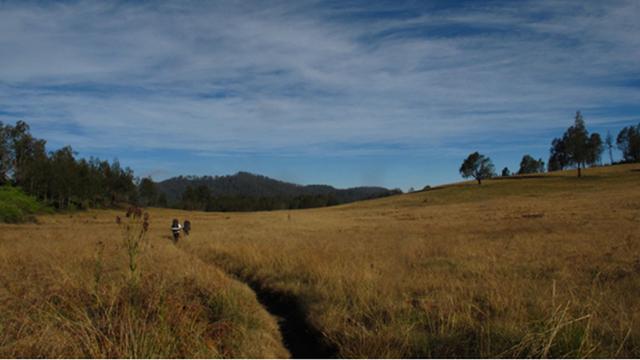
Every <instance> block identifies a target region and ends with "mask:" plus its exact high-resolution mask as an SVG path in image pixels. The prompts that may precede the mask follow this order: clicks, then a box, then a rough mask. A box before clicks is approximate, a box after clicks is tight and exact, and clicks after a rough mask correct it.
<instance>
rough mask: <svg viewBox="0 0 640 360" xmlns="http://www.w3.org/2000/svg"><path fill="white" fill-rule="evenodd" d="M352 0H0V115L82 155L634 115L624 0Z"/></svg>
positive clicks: (528, 127)
mask: <svg viewBox="0 0 640 360" xmlns="http://www.w3.org/2000/svg"><path fill="white" fill-rule="evenodd" d="M367 5H368V6H366V5H365V3H358V2H354V3H347V2H338V3H337V4H332V3H327V2H294V3H291V2H268V3H266V2H213V3H212V2H196V1H193V2H179V3H175V2H142V3H134V4H129V3H125V2H63V3H57V4H50V3H38V2H35V3H34V2H27V3H25V2H3V3H1V4H0V48H1V49H2V54H1V55H0V79H1V80H0V120H4V121H11V120H15V119H17V118H24V119H26V120H27V121H29V122H30V123H32V124H33V126H34V128H35V129H38V131H39V134H41V136H43V137H45V138H48V139H50V140H51V141H52V142H54V143H58V144H63V143H67V142H69V143H71V144H73V145H74V146H76V147H79V148H81V149H83V150H87V151H90V150H91V149H110V148H111V149H116V148H121V147H132V148H136V149H154V148H164V149H176V150H188V151H194V152H205V153H206V152H211V153H215V152H225V151H226V152H234V151H237V152H241V153H242V152H257V153H261V152H266V153H274V154H275V153H279V154H282V155H286V154H289V153H291V154H301V153H308V154H310V155H317V154H326V153H330V154H332V155H340V154H345V155H350V154H351V155H352V154H353V153H358V154H365V155H366V154H371V155H375V154H377V153H379V152H380V151H381V150H380V149H381V148H383V149H384V151H388V152H394V151H397V152H406V151H412V152H416V151H417V152H420V151H432V150H433V149H438V148H455V147H458V146H461V145H460V144H461V143H462V144H470V143H473V141H474V139H485V141H487V142H488V143H487V144H496V143H499V142H500V140H499V139H495V138H492V134H500V135H502V138H508V141H512V140H513V139H512V137H513V136H520V135H522V134H527V133H530V132H533V133H534V134H539V133H543V132H548V131H551V130H555V129H557V128H561V127H565V126H566V125H567V124H568V123H569V121H570V120H571V118H570V116H571V114H572V113H573V112H574V111H575V110H576V109H582V110H583V112H584V113H585V114H586V116H587V121H588V122H590V123H594V124H600V125H602V126H606V125H607V124H609V123H619V122H624V121H630V120H632V116H631V114H630V113H629V112H631V113H633V112H634V111H635V114H637V111H638V110H640V108H639V107H638V104H640V102H639V100H640V87H639V86H637V84H638V79H640V72H639V71H638V68H637V64H638V61H639V60H640V39H639V37H638V36H637V34H638V33H640V25H639V24H638V22H637V19H636V17H637V15H638V14H640V8H639V7H640V4H639V3H638V2H637V1H611V2H604V3H603V2H597V1H593V2H574V3H567V2H556V1H532V2H524V1H523V2H515V3H514V2H508V3H505V4H500V3H488V4H477V3H471V5H464V4H461V5H451V6H447V7H442V6H439V7H436V6H435V5H436V4H430V3H424V4H421V6H419V7H415V6H413V5H409V4H404V3H396V2H394V3H392V5H388V4H387V5H375V6H374V5H370V4H368V3H367ZM440 5H441V4H440ZM629 84H631V86H629ZM633 84H636V85H633ZM611 107H618V108H623V109H627V110H629V111H628V112H627V113H625V112H622V113H620V112H616V113H612V112H607V111H606V109H607V108H611ZM636 119H637V118H636ZM526 141H527V139H526V138H525V139H524V142H525V143H526ZM532 141H533V139H532ZM341 144H349V146H346V147H345V146H342V145H341ZM394 144H402V145H403V146H399V147H397V146H394ZM385 145H388V146H385ZM481 145H482V144H479V145H478V146H481ZM498 145H499V144H498ZM407 149H410V150H407ZM466 150H469V149H467V145H463V146H462V148H461V149H460V151H466Z"/></svg>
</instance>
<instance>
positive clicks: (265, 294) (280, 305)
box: [236, 276, 338, 359]
mask: <svg viewBox="0 0 640 360" xmlns="http://www.w3.org/2000/svg"><path fill="white" fill-rule="evenodd" d="M236 278H238V279H239V280H241V281H242V278H239V277H237V276H236ZM244 282H245V283H246V284H247V285H248V286H249V287H250V288H251V289H252V290H253V291H254V292H255V293H256V296H257V298H258V301H259V302H260V303H261V304H262V306H264V307H265V308H266V309H267V311H269V313H271V315H273V316H275V317H276V319H278V324H279V327H280V333H281V334H282V339H283V342H284V346H285V347H286V348H287V350H289V353H290V354H291V357H292V358H295V359H318V358H319V359H322V358H327V359H334V358H337V357H338V356H337V355H338V351H337V349H336V348H335V346H333V345H331V344H328V343H327V342H326V341H325V338H324V336H323V335H322V333H321V332H320V331H318V330H317V329H315V328H314V327H313V326H311V324H309V322H308V321H307V317H306V314H305V313H304V311H303V309H302V306H301V305H300V302H299V300H298V299H297V298H296V297H294V296H292V295H288V294H284V293H281V292H277V291H273V290H271V289H267V288H265V287H264V286H262V284H260V283H258V282H255V281H244Z"/></svg>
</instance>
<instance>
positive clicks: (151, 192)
mask: <svg viewBox="0 0 640 360" xmlns="http://www.w3.org/2000/svg"><path fill="white" fill-rule="evenodd" d="M138 193H139V194H140V201H141V203H142V205H144V206H153V205H156V202H157V199H158V190H157V188H156V183H154V182H153V180H152V179H151V177H145V178H143V179H142V180H140V185H138Z"/></svg>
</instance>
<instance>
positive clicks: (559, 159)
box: [549, 111, 603, 177]
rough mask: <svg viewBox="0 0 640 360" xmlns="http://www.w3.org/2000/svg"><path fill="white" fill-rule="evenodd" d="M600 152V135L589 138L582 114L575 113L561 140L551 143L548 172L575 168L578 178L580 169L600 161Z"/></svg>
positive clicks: (595, 134) (601, 147) (596, 134)
mask: <svg viewBox="0 0 640 360" xmlns="http://www.w3.org/2000/svg"><path fill="white" fill-rule="evenodd" d="M602 150H603V146H602V139H601V138H600V134H598V133H593V134H592V135H591V136H589V131H587V128H586V126H585V124H584V119H583V117H582V114H581V113H580V111H577V112H576V117H575V120H574V124H573V126H570V127H569V128H568V129H567V131H565V133H564V135H563V136H562V138H556V139H554V140H553V142H552V146H551V156H550V157H549V171H554V170H562V169H564V168H565V167H567V166H576V167H577V169H578V177H580V176H582V171H581V170H582V168H584V167H585V166H587V165H593V164H596V163H597V162H599V161H600V154H601V153H602Z"/></svg>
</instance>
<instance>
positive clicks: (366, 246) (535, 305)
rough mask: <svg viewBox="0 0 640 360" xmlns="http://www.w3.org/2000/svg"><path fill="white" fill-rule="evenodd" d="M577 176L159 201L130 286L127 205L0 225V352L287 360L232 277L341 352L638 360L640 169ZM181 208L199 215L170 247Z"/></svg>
mask: <svg viewBox="0 0 640 360" xmlns="http://www.w3.org/2000/svg"><path fill="white" fill-rule="evenodd" d="M584 174H585V175H586V176H585V177H583V178H580V179H578V178H576V177H575V172H560V173H554V174H552V175H546V176H539V177H529V178H513V179H496V180H491V181H486V183H483V185H482V186H477V185H475V184H472V183H461V184H454V185H451V186H444V187H440V188H435V189H432V190H430V191H426V192H419V193H413V194H407V195H402V196H396V197H390V198H384V199H378V200H372V201H366V202H360V203H355V204H350V205H345V206H339V207H333V208H323V209H313V210H301V211H277V212H264V213H195V212H182V211H172V210H166V209H165V210H155V209H154V210H151V211H150V213H151V225H150V232H149V234H148V237H147V242H148V246H147V249H146V250H145V251H144V252H143V253H142V254H141V256H140V260H139V262H140V270H139V273H140V275H139V279H138V280H135V282H133V283H132V280H131V279H130V276H129V275H128V270H127V264H126V254H125V252H124V251H123V250H122V247H121V246H119V244H120V243H121V242H122V236H121V234H120V232H119V230H118V227H117V225H116V224H115V222H114V220H113V219H114V217H115V216H116V214H117V213H116V212H112V211H105V212H86V213H77V214H74V215H53V216H44V217H41V218H40V223H39V224H27V225H0V234H2V235H1V237H0V312H1V313H2V315H3V316H2V318H0V357H16V356H34V357H37V356H50V357H58V356H65V357H75V356H89V357H102V356H109V357H121V356H122V357H127V356H136V357H173V356H179V357H203V356H204V357H220V356H224V357H234V356H248V357H252V356H259V357H262V356H266V357H272V356H273V357H280V356H286V355H287V352H286V350H285V349H284V348H283V347H282V345H281V338H280V334H279V333H278V332H277V327H276V323H275V320H274V319H273V317H270V316H269V315H268V314H267V313H266V312H265V311H266V310H265V309H264V308H262V307H260V305H259V304H258V303H257V300H256V298H255V295H254V294H253V293H252V292H251V290H250V289H249V288H247V287H246V286H245V285H242V284H240V283H239V282H238V281H237V280H232V279H230V278H229V276H232V277H235V278H237V279H238V280H240V281H244V282H248V283H251V284H254V285H255V284H259V286H260V288H261V289H263V290H264V291H269V292H272V293H277V294H281V295H282V296H283V297H287V298H293V299H295V300H296V302H297V305H299V306H300V308H301V309H302V310H303V312H304V315H305V317H306V320H307V321H308V322H309V323H310V324H311V325H312V326H313V327H314V328H316V329H317V330H319V331H320V333H321V334H322V336H323V339H324V340H325V341H327V342H328V343H329V344H331V345H332V346H333V347H335V350H336V352H337V353H336V354H335V355H336V356H339V357H640V165H624V166H615V167H604V168H593V169H587V170H586V171H585V172H584ZM173 217H178V218H180V219H181V220H182V219H184V218H188V219H189V220H190V221H191V222H192V224H193V232H192V234H191V236H189V237H188V238H186V239H184V240H183V241H181V242H180V243H179V244H178V245H177V246H174V245H173V244H172V243H171V241H170V240H169V231H168V227H169V224H170V220H171V218H173ZM98 242H101V243H102V244H103V245H102V246H103V247H104V250H100V249H101V247H100V245H98ZM218 269H221V270H222V271H220V270H218ZM225 273H226V274H225Z"/></svg>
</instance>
